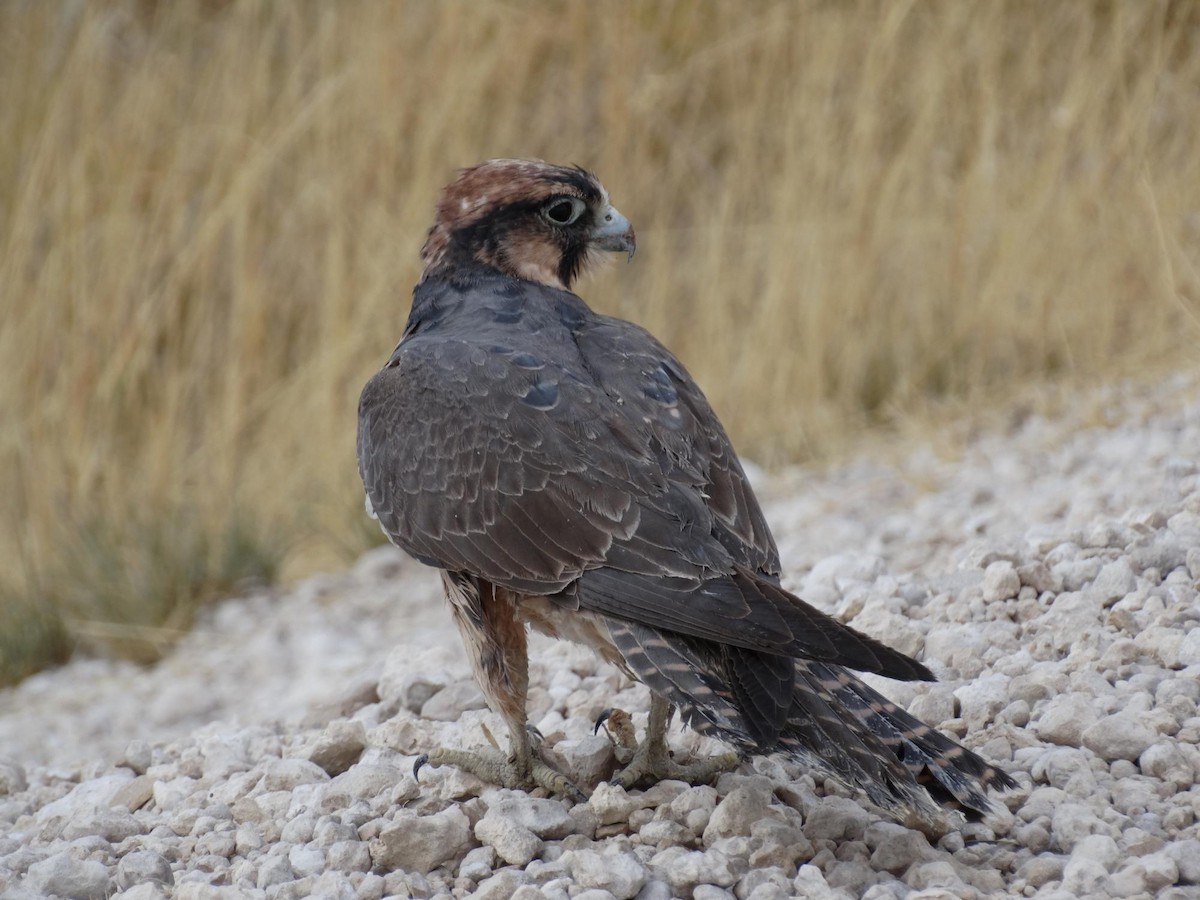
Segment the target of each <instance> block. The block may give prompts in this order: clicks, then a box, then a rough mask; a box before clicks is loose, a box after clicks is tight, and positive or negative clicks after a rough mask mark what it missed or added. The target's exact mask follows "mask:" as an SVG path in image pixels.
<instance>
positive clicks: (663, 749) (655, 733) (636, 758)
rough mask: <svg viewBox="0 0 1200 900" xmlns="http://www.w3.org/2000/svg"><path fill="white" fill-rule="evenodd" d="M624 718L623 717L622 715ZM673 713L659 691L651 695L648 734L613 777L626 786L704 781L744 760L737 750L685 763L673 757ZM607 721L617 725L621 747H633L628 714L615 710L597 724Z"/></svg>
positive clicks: (613, 779) (615, 732)
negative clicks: (669, 744) (670, 743)
mask: <svg viewBox="0 0 1200 900" xmlns="http://www.w3.org/2000/svg"><path fill="white" fill-rule="evenodd" d="M622 716H623V717H624V718H621V717H622ZM670 716H671V705H670V704H669V703H668V702H667V701H666V700H664V699H663V698H662V697H660V696H658V694H653V693H652V694H651V695H650V716H649V718H648V719H647V721H646V736H645V738H644V739H643V740H642V742H641V743H640V744H637V745H636V746H634V747H633V748H632V749H633V755H632V758H631V759H630V760H629V761H628V762H627V763H626V765H625V768H623V769H621V771H619V772H617V774H616V775H614V776H613V778H612V781H613V783H614V784H619V785H621V787H624V788H626V789H628V788H631V787H634V786H635V785H638V784H645V783H655V782H658V781H663V780H664V779H668V778H673V779H678V780H679V781H686V782H688V783H689V784H704V783H706V782H709V781H712V780H713V778H715V777H716V776H717V775H718V774H720V773H721V772H725V771H728V770H729V769H732V768H733V767H734V766H736V765H737V764H738V762H739V761H740V760H739V758H738V755H737V754H736V753H720V754H717V755H716V756H707V757H703V758H700V759H695V760H693V761H692V762H690V763H688V764H686V765H684V764H681V763H677V762H675V760H674V759H672V758H671V751H670V750H669V749H668V748H667V723H668V722H669V720H670ZM605 721H608V722H609V723H611V724H613V725H615V726H616V727H615V728H614V729H613V733H614V735H615V737H614V740H615V742H616V744H617V746H618V747H623V748H626V749H630V744H631V743H632V728H631V727H629V726H628V725H627V721H628V715H627V714H626V713H624V712H623V711H622V710H619V709H617V710H612V711H610V712H608V713H607V714H606V715H605V716H603V717H602V718H601V720H600V722H598V723H597V725H601V724H604V722H605Z"/></svg>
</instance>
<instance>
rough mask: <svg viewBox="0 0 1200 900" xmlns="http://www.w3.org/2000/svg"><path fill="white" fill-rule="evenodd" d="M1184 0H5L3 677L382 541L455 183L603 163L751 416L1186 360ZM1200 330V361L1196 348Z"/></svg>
mask: <svg viewBox="0 0 1200 900" xmlns="http://www.w3.org/2000/svg"><path fill="white" fill-rule="evenodd" d="M1198 33H1200V7H1197V6H1195V5H1193V4H1190V3H1184V2H1181V3H1176V4H1167V3H1159V2H1136V0H1128V2H1116V3H1105V4H1101V5H1098V6H1091V5H1088V4H1085V3H1081V2H1064V3H1055V4H1038V3H1001V2H956V0H950V2H941V3H935V2H925V3H905V2H896V3H888V4H879V3H875V2H865V3H816V2H806V3H782V4H765V3H754V4H736V3H728V4H715V3H714V4H707V3H705V4H699V3H656V4H651V3H633V2H605V3H596V4H590V3H542V4H536V5H530V4H519V3H474V2H466V0H451V2H444V3H439V4H433V3H426V2H417V0H414V2H408V3H383V2H377V3H353V4H352V3H341V4H332V3H321V2H309V3H302V2H288V3H282V2H281V3H252V2H246V3H229V4H226V3H218V2H207V3H192V2H174V0H172V2H162V3H152V2H132V0H131V2H114V3H91V4H82V3H52V2H47V3H35V2H23V3H22V2H14V3H5V4H3V5H2V6H0V96H2V97H3V98H4V102H3V103H0V133H3V134H4V136H5V138H4V140H3V141H2V142H0V312H2V316H0V359H2V360H3V365H4V377H3V379H2V380H0V498H2V501H3V503H2V508H0V612H2V614H3V623H4V624H3V625H2V626H0V654H3V656H2V657H0V679H3V678H13V677H17V676H19V675H20V674H22V673H24V672H27V671H31V670H32V669H35V668H36V667H37V666H39V665H43V664H44V663H45V662H47V661H49V660H52V659H55V658H60V657H61V656H62V655H63V654H65V653H66V652H68V651H69V649H70V647H71V646H72V645H73V644H74V643H75V642H77V641H80V640H84V641H86V642H89V643H97V644H101V645H104V646H110V647H111V646H114V644H115V646H116V648H117V649H118V650H120V651H121V652H125V653H131V654H132V655H135V656H139V657H146V656H152V655H153V653H154V652H156V651H157V650H158V649H159V648H160V646H161V645H162V643H163V642H165V641H169V639H170V637H171V636H172V635H173V634H174V633H176V631H177V629H180V628H185V627H186V626H187V624H188V621H189V619H190V616H191V614H192V612H193V611H194V609H195V606H196V604H197V603H198V602H201V601H202V600H203V599H205V598H207V597H210V596H214V595H216V594H218V593H220V592H221V591H222V590H227V589H228V588H229V587H230V586H231V585H233V584H235V583H237V582H238V581H239V580H241V579H245V578H270V577H272V576H273V575H274V574H275V573H276V570H277V569H278V568H279V567H281V566H282V567H283V570H284V572H285V573H297V572H299V571H302V570H305V569H311V568H314V567H317V566H323V565H329V564H335V563H337V562H339V561H341V560H344V559H346V558H348V556H349V555H350V554H352V553H354V552H356V551H358V550H359V549H361V548H362V547H363V546H365V545H366V544H367V542H369V541H371V540H374V537H373V534H372V527H369V526H368V524H367V523H366V522H365V519H364V517H363V515H362V511H361V503H360V490H359V486H358V484H357V475H356V473H355V469H354V462H353V431H354V417H355V401H356V398H357V392H358V390H359V388H360V386H361V385H362V383H363V382H364V381H365V380H366V378H367V377H368V375H369V374H370V373H371V372H372V370H373V369H374V368H376V367H377V366H378V365H379V364H380V363H381V362H382V361H383V360H384V359H385V358H386V356H387V353H388V352H389V351H390V350H391V348H392V345H393V343H394V340H395V338H396V337H397V335H398V334H399V331H400V329H401V327H402V323H403V319H404V316H405V314H406V311H407V306H408V300H407V294H408V290H409V287H410V285H411V284H412V282H413V281H414V279H415V276H416V272H417V268H416V251H417V249H418V247H419V245H420V242H421V240H422V237H423V233H424V229H425V227H426V226H427V224H428V219H429V215H430V210H431V207H432V204H433V201H434V198H435V195H436V191H437V189H438V188H439V187H440V185H441V184H443V183H444V182H445V181H446V180H447V178H448V177H449V175H450V173H451V172H452V170H453V169H454V168H455V167H457V166H460V165H466V164H469V163H472V162H475V161H477V160H479V159H481V158H485V157H488V156H499V155H524V156H541V157H545V158H547V159H552V160H556V161H564V162H580V163H583V164H586V165H588V166H589V167H591V168H594V169H595V170H596V171H597V172H599V173H600V175H601V177H602V178H603V179H604V181H605V183H606V185H607V186H608V188H609V190H610V192H611V193H612V195H613V197H614V199H615V200H616V202H617V203H618V205H620V206H621V208H622V209H623V210H624V211H625V212H626V213H627V214H628V215H629V216H630V218H631V219H633V221H634V222H635V224H636V226H637V228H638V234H639V246H640V248H641V249H640V251H639V254H638V258H637V261H636V263H635V264H634V265H633V266H632V267H630V268H624V267H622V268H621V269H620V270H619V271H612V272H609V273H606V274H604V275H602V276H600V277H599V278H596V279H594V280H592V281H591V282H590V283H589V284H586V285H584V287H583V292H584V293H585V294H586V295H587V296H588V297H589V298H590V299H591V300H592V302H593V303H594V304H596V305H597V306H599V307H601V308H604V309H606V310H608V311H614V312H617V313H619V314H622V315H626V316H629V317H631V318H635V319H637V320H639V321H641V322H642V323H644V324H646V325H647V326H649V327H650V328H651V329H652V330H654V331H655V332H657V333H658V334H659V335H660V336H661V337H663V338H664V339H665V340H666V342H667V343H668V344H670V345H671V346H673V347H674V348H675V349H677V351H679V352H680V353H681V355H682V356H683V357H684V359H685V360H686V361H687V362H688V363H689V365H690V366H691V367H692V369H693V371H694V372H695V374H696V375H697V377H698V378H699V379H700V380H701V382H702V383H703V384H704V385H705V386H706V388H707V390H708V391H709V394H710V396H711V398H712V399H713V401H714V404H715V405H716V407H717V408H718V409H719V410H720V411H721V412H722V413H723V415H724V418H725V420H726V422H727V424H728V425H729V426H730V428H731V430H732V431H733V433H734V435H735V439H736V440H737V442H738V444H739V446H740V447H741V448H742V449H743V450H744V451H746V452H747V453H748V454H749V455H752V456H754V457H756V458H759V459H762V460H765V461H779V460H783V459H789V458H797V457H803V456H812V455H820V454H822V453H827V452H828V451H829V449H830V448H831V447H836V446H837V445H838V444H839V443H840V442H842V441H844V440H845V438H846V436H847V435H851V434H854V433H855V432H857V431H859V430H860V429H862V428H863V427H865V426H870V425H872V424H878V423H884V424H886V423H887V422H889V421H892V420H895V419H897V418H903V417H905V416H909V415H911V414H912V413H913V411H914V410H919V409H922V408H924V407H927V406H929V405H930V404H935V403H937V402H938V401H939V400H941V399H950V400H962V399H964V398H965V399H966V400H968V401H971V402H982V401H985V400H987V399H988V398H990V397H994V396H996V394H997V392H998V391H1003V390H1005V389H1006V388H1007V387H1008V386H1009V385H1012V384H1015V383H1028V382H1029V381H1036V380H1039V379H1045V378H1048V377H1056V378H1057V377H1061V376H1068V377H1076V378H1081V379H1086V378H1090V377H1103V376H1107V375H1108V374H1109V373H1111V372H1113V371H1129V370H1130V369H1131V368H1136V367H1138V366H1142V365H1145V364H1146V363H1147V362H1149V361H1154V362H1156V363H1158V364H1161V363H1162V362H1163V361H1167V362H1170V361H1175V362H1179V361H1187V362H1188V363H1191V362H1192V359H1193V358H1194V354H1192V353H1191V351H1190V350H1189V349H1188V348H1189V347H1191V346H1195V344H1196V339H1197V336H1198V331H1200V329H1198V328H1197V318H1198V314H1197V308H1198V298H1200V275H1198V273H1197V267H1198V266H1200V153H1197V152H1196V148H1197V147H1198V146H1200V45H1198V43H1197V38H1196V35H1197V34H1198ZM1189 357H1191V358H1189Z"/></svg>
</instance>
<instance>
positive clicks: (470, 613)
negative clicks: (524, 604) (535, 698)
mask: <svg viewBox="0 0 1200 900" xmlns="http://www.w3.org/2000/svg"><path fill="white" fill-rule="evenodd" d="M444 581H445V583H446V595H447V597H448V598H449V600H450V607H451V610H452V611H453V612H454V619H455V622H456V623H457V625H458V628H459V631H460V633H461V634H462V637H463V642H464V643H465V644H466V646H467V650H468V652H469V655H470V656H471V660H472V662H473V664H474V668H475V677H476V681H478V683H479V686H480V688H481V689H482V690H483V692H484V694H485V695H486V696H487V698H488V703H489V705H490V706H491V707H492V709H494V710H496V712H498V713H500V715H501V716H503V717H504V722H505V724H506V725H507V726H508V738H509V745H510V748H511V752H510V753H509V754H508V755H505V754H504V752H503V751H501V750H500V749H499V748H498V747H495V748H494V749H479V750H459V749H457V748H449V747H439V748H436V749H434V750H431V751H429V753H427V754H425V755H423V756H421V757H419V758H418V759H417V762H416V764H415V765H414V766H413V776H414V777H416V776H417V773H418V772H419V771H420V769H421V767H422V766H424V765H426V764H429V765H433V766H441V765H451V766H457V767H458V768H460V769H462V770H463V771H464V772H470V773H471V774H472V775H475V776H476V777H477V778H481V779H483V780H484V781H488V782H491V783H492V784H498V785H500V786H501V787H507V788H516V789H520V790H533V789H534V788H538V787H541V788H545V789H546V790H548V791H550V792H551V793H555V794H565V795H567V796H569V797H573V798H574V799H576V800H584V799H586V798H585V795H584V794H583V792H582V791H580V790H579V789H578V788H577V787H575V785H574V784H572V783H571V781H570V779H569V778H567V776H565V775H563V774H562V773H561V772H558V771H556V770H555V769H552V768H551V767H550V766H548V765H546V763H545V762H543V761H542V759H541V757H540V756H539V754H538V752H537V748H536V747H535V746H534V745H533V743H532V741H531V739H530V738H531V735H530V732H529V729H528V726H527V721H528V720H527V718H526V713H525V698H526V693H527V691H528V688H529V656H528V651H527V647H526V639H525V625H524V624H523V623H522V622H521V621H519V620H518V619H517V617H516V614H515V609H514V606H513V603H512V602H511V600H510V598H509V597H508V596H507V595H506V593H505V592H503V591H502V590H500V589H498V588H495V587H494V586H493V585H491V584H489V583H487V582H484V581H481V580H480V581H475V580H474V579H471V580H467V579H465V578H463V577H461V576H452V575H447V576H445V577H444Z"/></svg>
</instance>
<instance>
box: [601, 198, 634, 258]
mask: <svg viewBox="0 0 1200 900" xmlns="http://www.w3.org/2000/svg"><path fill="white" fill-rule="evenodd" d="M591 242H592V246H594V247H597V248H599V249H600V250H612V251H614V252H618V253H619V252H621V251H624V252H626V253H628V254H629V258H630V259H633V253H634V251H635V250H637V237H636V236H635V235H634V233H633V226H632V225H630V224H629V220H628V219H627V218H625V217H624V216H623V215H621V214H620V213H619V212H618V211H617V208H616V207H615V206H608V207H605V209H604V212H603V213H601V215H600V221H599V223H598V224H597V225H596V227H595V228H593V229H592V235H591Z"/></svg>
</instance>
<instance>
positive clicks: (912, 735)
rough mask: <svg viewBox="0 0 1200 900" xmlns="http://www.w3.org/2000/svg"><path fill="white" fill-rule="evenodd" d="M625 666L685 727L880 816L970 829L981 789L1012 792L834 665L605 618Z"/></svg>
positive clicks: (1000, 775)
mask: <svg viewBox="0 0 1200 900" xmlns="http://www.w3.org/2000/svg"><path fill="white" fill-rule="evenodd" d="M609 629H610V632H611V634H612V637H613V641H614V643H615V644H616V646H617V648H618V649H619V650H620V651H621V653H622V655H623V656H624V657H625V660H626V662H627V664H628V665H629V667H630V669H631V670H632V671H633V672H634V673H635V674H636V675H637V677H638V678H639V679H640V680H641V681H642V682H643V683H644V684H645V685H646V686H647V687H649V688H650V690H652V691H654V692H655V693H657V694H659V695H660V696H662V697H665V698H666V699H667V700H668V701H670V702H671V703H672V704H673V705H674V706H675V707H676V708H678V710H679V711H680V715H681V716H682V718H683V720H684V722H685V723H686V724H688V725H689V726H691V727H692V728H694V729H695V730H696V731H699V732H700V733H701V734H707V735H710V736H712V737H716V738H720V739H722V740H724V741H727V742H729V743H731V744H733V745H734V746H736V747H737V748H738V749H739V750H740V751H741V752H743V753H746V754H756V753H773V752H781V753H785V754H787V755H788V756H790V757H791V758H792V759H794V760H796V761H797V762H799V763H801V764H803V765H806V766H808V767H809V768H812V769H816V770H819V771H822V772H824V773H826V774H828V775H832V776H834V777H835V778H836V779H838V780H839V781H841V782H842V783H843V784H845V785H847V786H849V787H851V788H856V789H859V790H861V791H863V793H865V794H866V795H867V798H868V799H869V800H870V801H871V802H872V803H873V804H875V805H876V806H877V807H879V808H880V809H882V810H883V811H884V812H886V813H887V814H888V815H890V816H892V817H893V818H896V819H899V820H901V821H907V822H914V821H915V822H921V821H925V822H931V821H936V820H937V819H938V818H939V817H940V816H941V810H942V808H950V809H958V810H960V811H961V812H963V813H964V814H965V815H966V816H967V818H968V819H970V820H975V819H978V818H980V817H981V816H982V815H985V814H987V813H989V812H991V811H992V805H991V803H990V801H989V800H988V799H987V796H986V791H987V788H988V787H993V788H996V789H998V790H1004V789H1007V788H1011V787H1015V786H1016V783H1015V782H1014V781H1013V780H1012V779H1011V778H1010V777H1009V776H1008V775H1007V774H1005V773H1004V772H1002V771H1001V770H1000V769H998V768H996V767H995V766H992V765H991V764H989V763H988V762H986V761H985V760H984V759H982V758H981V757H979V756H978V755H976V754H975V753H972V752H971V751H970V750H968V749H966V748H965V747H963V746H962V745H960V744H959V743H957V742H956V741H954V740H953V739H951V738H949V737H947V736H946V735H944V734H942V733H940V732H938V731H936V730H934V729H933V728H931V727H930V726H928V725H926V724H925V723H923V722H921V721H920V720H919V719H917V718H916V717H915V716H912V715H910V714H909V713H908V712H906V711H905V710H903V709H901V708H899V707H898V706H896V705H895V704H893V703H892V702H891V701H889V700H887V699H886V698H885V697H884V696H883V695H882V694H880V693H878V692H877V691H875V690H873V689H872V688H870V687H868V686H867V685H866V684H865V683H864V682H863V681H862V680H861V679H859V678H858V677H857V676H856V675H855V674H854V673H853V672H851V671H850V670H848V669H846V668H843V667H842V666H839V665H835V664H832V663H816V662H812V661H809V660H796V659H792V658H790V657H785V656H773V655H769V654H761V653H754V652H752V651H747V650H740V649H738V648H731V647H728V646H723V645H720V644H716V643H713V642H710V641H702V640H698V639H695V638H689V637H684V636H681V635H675V634H670V633H667V632H661V631H657V630H655V629H651V628H647V627H645V626H641V625H634V624H630V623H620V622H615V621H612V620H610V622H609Z"/></svg>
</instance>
